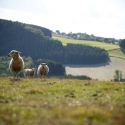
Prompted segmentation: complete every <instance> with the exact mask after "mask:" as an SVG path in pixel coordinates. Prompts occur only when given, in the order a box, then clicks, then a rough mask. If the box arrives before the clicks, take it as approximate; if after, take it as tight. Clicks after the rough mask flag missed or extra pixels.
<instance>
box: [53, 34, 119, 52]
mask: <svg viewBox="0 0 125 125" xmlns="http://www.w3.org/2000/svg"><path fill="white" fill-rule="evenodd" d="M52 38H53V39H58V40H60V41H61V42H62V43H63V45H67V43H73V44H83V45H90V46H94V47H100V48H103V49H106V50H112V49H118V48H120V47H119V46H118V45H113V44H108V43H103V42H95V41H88V40H75V39H69V38H65V37H57V36H53V37H52Z"/></svg>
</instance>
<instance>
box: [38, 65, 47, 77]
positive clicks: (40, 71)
mask: <svg viewBox="0 0 125 125" xmlns="http://www.w3.org/2000/svg"><path fill="white" fill-rule="evenodd" d="M48 72H49V67H48V66H47V64H46V63H41V64H40V65H39V66H38V70H37V74H38V76H39V77H42V78H43V77H45V76H46V75H47V74H48Z"/></svg>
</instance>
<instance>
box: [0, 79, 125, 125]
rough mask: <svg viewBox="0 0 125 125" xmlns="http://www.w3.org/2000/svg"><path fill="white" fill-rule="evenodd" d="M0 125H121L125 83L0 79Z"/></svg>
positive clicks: (124, 117)
mask: <svg viewBox="0 0 125 125" xmlns="http://www.w3.org/2000/svg"><path fill="white" fill-rule="evenodd" d="M0 107H1V108H0V125H125V82H113V81H112V82H111V81H96V80H90V81H87V80H78V79H60V78H55V77H52V78H46V79H38V78H34V79H25V78H21V79H20V80H19V81H13V80H10V78H8V77H0Z"/></svg>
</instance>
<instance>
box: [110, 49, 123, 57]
mask: <svg viewBox="0 0 125 125" xmlns="http://www.w3.org/2000/svg"><path fill="white" fill-rule="evenodd" d="M108 53H109V56H115V57H119V58H125V54H124V53H123V52H122V51H121V49H114V50H109V51H108Z"/></svg>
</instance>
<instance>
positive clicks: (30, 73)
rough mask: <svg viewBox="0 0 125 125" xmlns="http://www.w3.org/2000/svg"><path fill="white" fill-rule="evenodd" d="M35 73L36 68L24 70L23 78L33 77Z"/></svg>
mask: <svg viewBox="0 0 125 125" xmlns="http://www.w3.org/2000/svg"><path fill="white" fill-rule="evenodd" d="M35 72H36V68H32V69H24V76H25V77H34V76H35Z"/></svg>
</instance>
